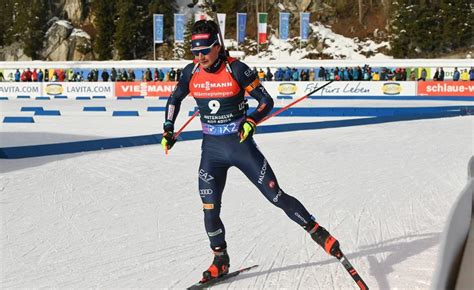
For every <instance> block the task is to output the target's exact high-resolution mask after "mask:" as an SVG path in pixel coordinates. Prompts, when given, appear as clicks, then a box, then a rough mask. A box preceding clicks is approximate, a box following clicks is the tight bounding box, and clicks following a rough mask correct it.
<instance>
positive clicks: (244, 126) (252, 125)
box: [239, 118, 257, 143]
mask: <svg viewBox="0 0 474 290" xmlns="http://www.w3.org/2000/svg"><path fill="white" fill-rule="evenodd" d="M256 131H257V123H256V122H255V121H254V120H252V119H251V118H246V119H245V121H242V123H240V127H239V136H240V143H242V142H244V141H245V140H246V139H247V138H251V137H252V135H253V134H255V132H256Z"/></svg>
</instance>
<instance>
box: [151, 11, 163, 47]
mask: <svg viewBox="0 0 474 290" xmlns="http://www.w3.org/2000/svg"><path fill="white" fill-rule="evenodd" d="M153 41H154V42H155V43H163V14H153Z"/></svg>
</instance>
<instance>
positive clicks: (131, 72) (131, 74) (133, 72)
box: [128, 69, 137, 82]
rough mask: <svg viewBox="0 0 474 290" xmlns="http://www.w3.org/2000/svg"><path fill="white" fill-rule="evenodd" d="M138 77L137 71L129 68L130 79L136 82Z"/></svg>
mask: <svg viewBox="0 0 474 290" xmlns="http://www.w3.org/2000/svg"><path fill="white" fill-rule="evenodd" d="M136 78H137V77H136V76H135V71H134V70H133V69H128V80H129V81H130V82H134V81H135V79H136Z"/></svg>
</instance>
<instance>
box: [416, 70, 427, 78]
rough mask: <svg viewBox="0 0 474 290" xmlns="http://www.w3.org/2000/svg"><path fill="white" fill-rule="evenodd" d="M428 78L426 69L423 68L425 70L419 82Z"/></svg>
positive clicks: (422, 71)
mask: <svg viewBox="0 0 474 290" xmlns="http://www.w3.org/2000/svg"><path fill="white" fill-rule="evenodd" d="M426 76H427V73H426V69H425V68H423V69H422V70H421V76H420V78H419V79H418V81H426Z"/></svg>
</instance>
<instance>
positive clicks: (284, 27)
mask: <svg viewBox="0 0 474 290" xmlns="http://www.w3.org/2000/svg"><path fill="white" fill-rule="evenodd" d="M288 30H290V13H288V12H280V39H281V40H287V39H288Z"/></svg>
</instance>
